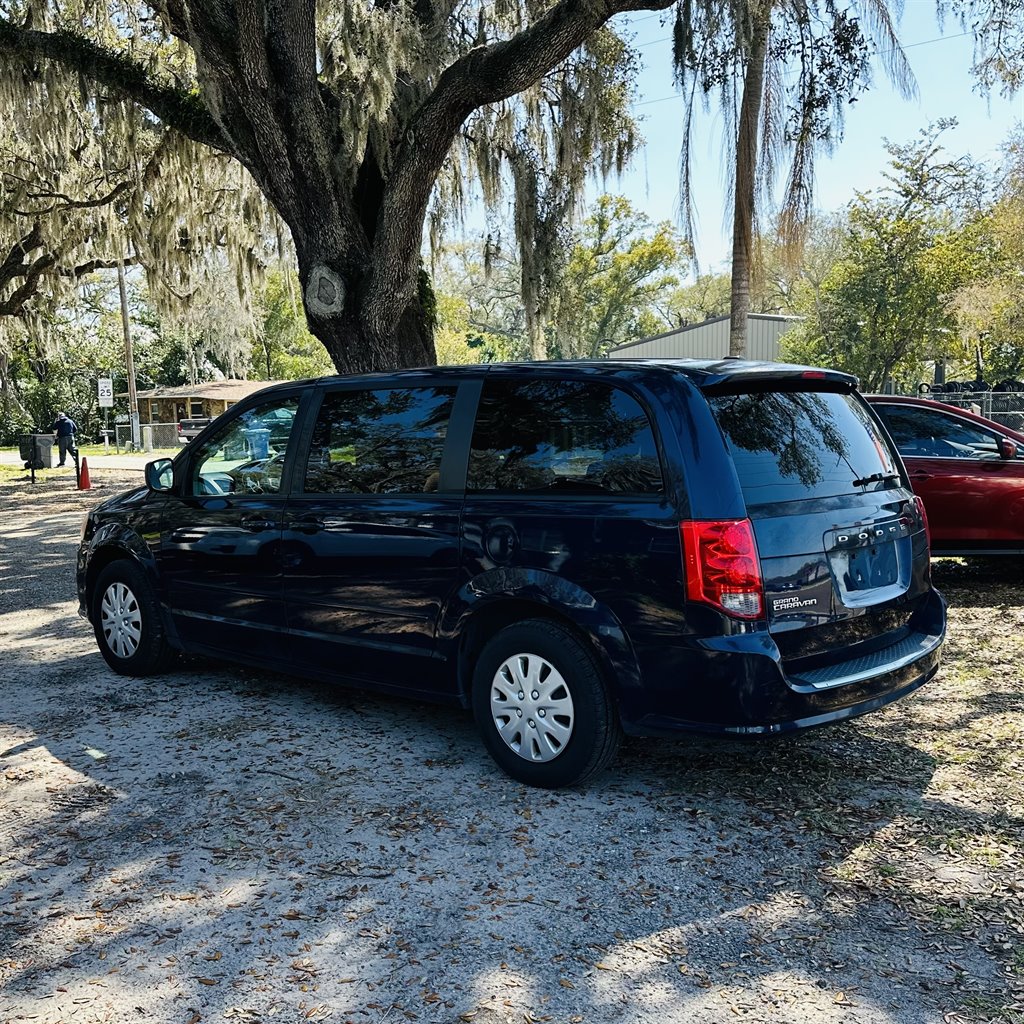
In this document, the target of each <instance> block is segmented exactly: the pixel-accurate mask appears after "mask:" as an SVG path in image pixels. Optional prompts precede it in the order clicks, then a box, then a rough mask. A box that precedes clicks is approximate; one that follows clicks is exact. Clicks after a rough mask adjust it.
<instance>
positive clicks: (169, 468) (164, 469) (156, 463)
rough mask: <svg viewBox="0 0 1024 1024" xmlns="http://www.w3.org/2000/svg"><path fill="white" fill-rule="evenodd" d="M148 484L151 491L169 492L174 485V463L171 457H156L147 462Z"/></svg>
mask: <svg viewBox="0 0 1024 1024" xmlns="http://www.w3.org/2000/svg"><path fill="white" fill-rule="evenodd" d="M146 486H147V487H148V488H149V489H150V490H151V491H160V492H163V493H167V492H169V491H170V490H172V489H173V487H174V463H173V462H171V460H170V459H154V460H153V461H152V462H147V463H146Z"/></svg>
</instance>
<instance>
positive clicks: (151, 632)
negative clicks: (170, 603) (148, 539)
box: [92, 560, 174, 676]
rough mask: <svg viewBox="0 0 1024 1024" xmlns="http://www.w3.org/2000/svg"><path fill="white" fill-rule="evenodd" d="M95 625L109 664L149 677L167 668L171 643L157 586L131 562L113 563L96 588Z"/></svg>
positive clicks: (105, 570) (127, 671) (120, 671)
mask: <svg viewBox="0 0 1024 1024" xmlns="http://www.w3.org/2000/svg"><path fill="white" fill-rule="evenodd" d="M93 593H94V597H93V610H92V624H93V629H94V630H95V632H96V642H97V644H98V645H99V648H100V653H101V654H102V655H103V657H104V659H105V661H106V663H107V664H108V665H109V666H110V667H111V668H112V669H113V670H114V671H115V672H117V673H119V674H121V675H125V676H147V675H151V674H152V673H154V672H159V671H160V670H161V669H163V668H166V667H167V665H168V663H169V662H170V660H171V658H172V657H173V654H174V652H173V650H172V649H171V646H170V644H168V642H167V636H166V634H165V633H164V627H163V622H162V621H161V618H160V609H159V608H158V606H157V602H156V595H155V594H154V593H153V587H152V586H151V584H150V583H149V581H148V580H147V579H146V577H145V574H144V573H143V572H142V570H141V569H140V568H139V567H138V566H136V565H134V564H132V563H131V562H128V561H125V560H121V561H117V562H111V563H110V565H108V566H107V567H106V568H105V569H104V570H103V571H102V572H101V573H100V575H99V578H98V579H97V581H96V589H95V590H94V592H93Z"/></svg>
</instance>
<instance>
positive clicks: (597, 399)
mask: <svg viewBox="0 0 1024 1024" xmlns="http://www.w3.org/2000/svg"><path fill="white" fill-rule="evenodd" d="M467 487H468V489H469V490H471V491H506V492H507V491H549V492H557V493H577V494H657V493H659V492H660V491H661V465H660V463H659V461H658V450H657V446H656V444H655V442H654V433H653V431H652V430H651V425H650V422H649V421H648V419H647V414H646V413H645V412H644V410H643V409H642V408H641V407H640V405H639V403H638V402H637V401H636V400H635V399H633V398H631V397H630V396H629V395H627V394H626V393H625V392H624V391H620V390H619V389H618V388H614V387H610V386H609V385H607V384H601V383H595V382H593V381H559V380H532V381H491V382H488V383H486V384H485V385H484V390H483V394H482V396H481V399H480V409H479V412H478V413H477V420H476V427H475V429H474V431H473V445H472V450H471V451H470V456H469V478H468V483H467Z"/></svg>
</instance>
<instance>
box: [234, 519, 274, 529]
mask: <svg viewBox="0 0 1024 1024" xmlns="http://www.w3.org/2000/svg"><path fill="white" fill-rule="evenodd" d="M239 525H240V526H241V527H242V529H243V530H250V531H251V532H253V533H260V532H261V531H262V530H273V529H274V528H275V527H276V526H277V523H275V522H274V520H273V519H263V518H262V517H260V516H246V517H245V518H244V519H243V520H242V521H241V523H239Z"/></svg>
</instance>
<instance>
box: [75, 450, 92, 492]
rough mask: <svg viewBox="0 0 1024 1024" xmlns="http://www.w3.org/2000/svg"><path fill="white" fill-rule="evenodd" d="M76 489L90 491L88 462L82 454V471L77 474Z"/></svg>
mask: <svg viewBox="0 0 1024 1024" xmlns="http://www.w3.org/2000/svg"><path fill="white" fill-rule="evenodd" d="M78 489H79V490H80V491H91V490H92V483H91V482H90V480H89V463H88V462H87V461H86V458H85V456H84V455H83V456H82V471H81V473H79V474H78Z"/></svg>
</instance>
